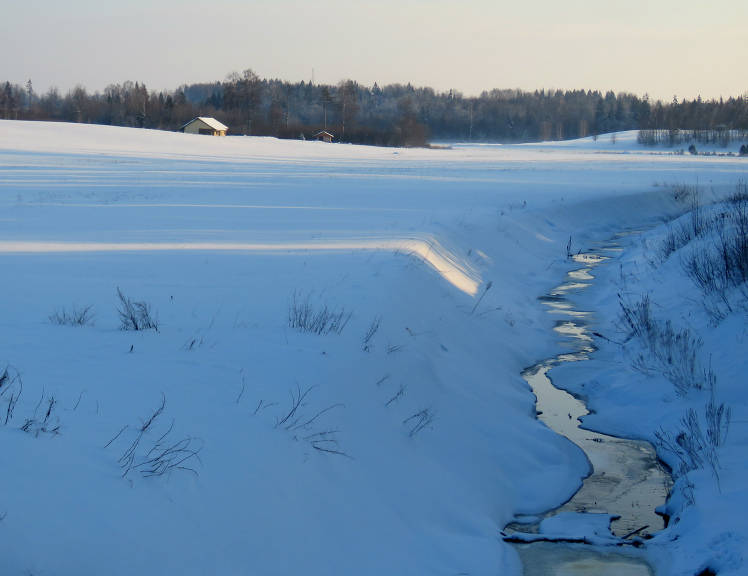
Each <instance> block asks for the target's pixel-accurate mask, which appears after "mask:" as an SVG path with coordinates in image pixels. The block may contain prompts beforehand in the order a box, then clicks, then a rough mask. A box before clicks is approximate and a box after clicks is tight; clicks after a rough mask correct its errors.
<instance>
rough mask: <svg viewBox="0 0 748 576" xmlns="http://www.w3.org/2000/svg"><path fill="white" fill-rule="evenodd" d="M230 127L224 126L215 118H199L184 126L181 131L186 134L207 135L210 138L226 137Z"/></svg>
mask: <svg viewBox="0 0 748 576" xmlns="http://www.w3.org/2000/svg"><path fill="white" fill-rule="evenodd" d="M228 129H229V128H228V126H224V125H223V124H221V123H220V122H219V121H218V120H216V119H215V118H206V117H204V116H199V117H197V118H195V119H194V120H190V121H189V122H187V124H185V125H184V126H182V127H181V128H180V129H179V131H180V132H184V133H185V134H207V135H209V136H226V130H228Z"/></svg>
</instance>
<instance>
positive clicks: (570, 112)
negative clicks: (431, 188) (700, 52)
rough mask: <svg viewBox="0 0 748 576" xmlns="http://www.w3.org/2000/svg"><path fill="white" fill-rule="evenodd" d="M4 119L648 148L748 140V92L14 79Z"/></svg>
mask: <svg viewBox="0 0 748 576" xmlns="http://www.w3.org/2000/svg"><path fill="white" fill-rule="evenodd" d="M0 114H1V115H2V117H3V118H5V119H18V120H47V121H64V122H82V123H92V124H109V125H114V126H129V127H138V128H151V129H159V130H172V131H173V130H178V129H179V128H180V127H182V126H183V125H184V124H186V123H187V122H189V121H190V120H192V119H193V118H195V117H196V116H211V117H214V118H216V119H217V120H219V121H220V122H222V123H224V124H225V125H226V126H228V128H229V134H232V135H254V136H275V137H278V138H304V139H308V138H311V137H313V136H314V134H316V133H317V132H320V131H322V130H327V131H328V132H331V133H332V134H333V135H334V136H335V138H336V140H337V141H341V142H349V143H357V144H370V145H380V146H426V145H428V144H429V143H430V142H456V141H460V142H506V143H509V142H538V141H550V140H566V139H574V138H581V137H585V136H597V135H599V134H603V133H615V132H620V131H624V130H639V131H640V133H639V137H640V140H641V141H642V142H643V143H645V144H655V143H658V142H665V143H668V144H670V145H675V144H678V143H680V142H683V141H687V140H689V139H692V138H693V139H697V140H699V141H704V139H705V140H706V141H709V140H710V139H712V140H714V141H717V142H724V141H726V140H729V139H734V138H739V139H748V93H746V94H744V95H742V96H739V97H730V98H728V99H727V100H723V99H722V98H720V99H719V100H702V99H701V97H699V98H697V99H696V100H693V101H690V102H689V101H687V100H685V99H684V100H682V101H678V99H677V98H675V97H674V98H673V100H672V101H671V102H662V101H659V100H658V101H655V102H652V101H651V100H650V98H649V96H648V95H646V94H645V95H644V96H643V97H641V98H640V97H638V96H637V95H635V94H631V93H627V92H619V93H618V94H616V93H614V92H612V91H608V92H606V93H605V94H603V93H601V92H598V91H592V90H566V91H562V90H535V91H534V92H531V91H524V90H519V89H512V90H507V89H494V90H490V91H485V92H483V93H482V94H480V96H477V97H472V96H465V95H463V94H462V93H460V92H458V91H455V90H449V91H447V92H438V91H436V90H434V89H432V88H428V87H413V86H411V85H410V84H407V85H402V84H389V85H386V86H382V87H380V86H378V85H377V84H376V83H375V84H374V85H373V86H363V85H361V84H359V83H357V82H355V81H353V80H343V81H341V82H340V83H338V84H337V85H325V84H314V83H312V82H304V81H301V82H296V83H292V82H286V81H282V80H277V79H261V78H259V77H258V76H257V75H256V74H255V73H254V72H253V71H252V70H251V69H248V70H245V71H244V72H242V73H237V72H233V73H231V74H229V75H228V76H227V77H226V78H225V79H224V80H223V81H218V82H210V83H198V84H189V85H188V84H184V85H182V86H180V87H179V88H177V89H176V90H173V91H171V92H169V91H159V92H156V91H154V90H149V89H148V88H147V87H146V85H145V84H143V83H139V82H134V83H133V82H130V81H127V82H124V83H122V84H110V85H109V86H107V87H106V88H105V89H104V90H103V91H101V92H99V91H97V92H94V93H89V92H88V91H87V90H86V88H84V87H83V86H81V85H78V86H76V87H75V88H73V89H72V90H69V91H68V92H67V93H66V94H64V95H63V94H61V93H60V91H59V90H58V89H57V88H55V87H52V88H50V89H49V90H47V92H46V93H44V94H37V93H36V92H35V91H34V88H33V85H32V82H31V80H29V81H28V82H27V84H26V85H25V86H22V85H19V84H11V83H10V82H9V81H6V82H5V85H4V87H3V88H2V89H0Z"/></svg>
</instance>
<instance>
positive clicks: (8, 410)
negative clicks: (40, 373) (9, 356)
mask: <svg viewBox="0 0 748 576" xmlns="http://www.w3.org/2000/svg"><path fill="white" fill-rule="evenodd" d="M22 392H23V382H22V381H21V375H20V374H19V372H18V370H16V369H15V368H13V367H12V366H6V367H5V369H4V370H3V371H2V372H0V399H2V401H3V402H7V405H6V407H5V410H4V412H5V422H4V423H5V424H6V425H7V424H8V422H9V421H10V420H12V419H13V411H14V410H15V408H16V404H17V403H18V399H19V398H20V397H21V393H22Z"/></svg>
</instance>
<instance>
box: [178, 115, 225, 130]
mask: <svg viewBox="0 0 748 576" xmlns="http://www.w3.org/2000/svg"><path fill="white" fill-rule="evenodd" d="M198 120H200V121H201V122H203V123H204V124H207V125H208V126H209V127H211V128H213V130H228V129H229V127H228V126H224V125H223V124H221V123H220V122H219V121H218V120H216V119H215V118H208V117H206V116H198V117H197V118H194V119H193V120H190V121H189V122H187V124H185V125H184V126H182V128H186V127H187V126H189V125H190V124H192V123H193V122H197V121H198Z"/></svg>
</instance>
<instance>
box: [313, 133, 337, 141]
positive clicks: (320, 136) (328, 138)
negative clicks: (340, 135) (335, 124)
mask: <svg viewBox="0 0 748 576" xmlns="http://www.w3.org/2000/svg"><path fill="white" fill-rule="evenodd" d="M333 138H335V136H333V135H332V134H330V133H329V132H327V131H325V130H323V131H322V132H317V133H316V134H315V135H314V139H315V140H319V141H320V142H332V139H333Z"/></svg>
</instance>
